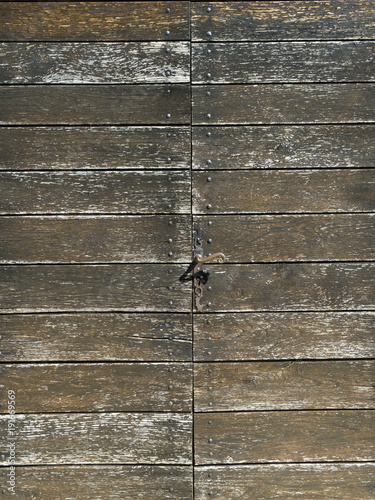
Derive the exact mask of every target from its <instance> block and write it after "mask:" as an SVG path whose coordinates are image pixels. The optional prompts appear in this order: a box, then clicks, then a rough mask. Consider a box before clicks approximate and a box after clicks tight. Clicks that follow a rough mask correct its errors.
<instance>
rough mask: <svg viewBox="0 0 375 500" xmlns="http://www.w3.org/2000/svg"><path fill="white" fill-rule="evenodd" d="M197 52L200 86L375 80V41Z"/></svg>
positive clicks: (210, 47)
mask: <svg viewBox="0 0 375 500" xmlns="http://www.w3.org/2000/svg"><path fill="white" fill-rule="evenodd" d="M270 8H272V6H271V7H270ZM192 48H193V53H192V64H193V67H192V70H193V73H192V74H193V82H194V83H208V82H210V83H280V82H285V83H291V82H295V83H302V82H318V83H321V82H365V81H374V80H375V74H374V66H375V64H374V63H375V44H374V42H372V41H371V42H370V41H363V42H360V43H358V42H343V41H340V42H270V43H254V42H247V43H246V42H245V43H241V42H240V43H215V44H206V43H205V44H202V43H200V44H193V46H192Z"/></svg>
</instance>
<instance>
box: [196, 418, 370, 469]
mask: <svg viewBox="0 0 375 500" xmlns="http://www.w3.org/2000/svg"><path fill="white" fill-rule="evenodd" d="M374 415H375V412H374V411H372V410H341V411H335V410H330V411H281V412H278V411H276V412H250V413H247V412H241V413H236V412H225V413H196V414H195V415H194V440H195V458H196V463H197V464H198V465H200V464H211V463H212V464H214V463H217V464H220V463H223V464H233V463H251V462H253V463H262V462H322V461H327V462H330V461H365V460H374V458H375V455H374V449H373V446H372V439H373V438H374V437H375V436H374ZM211 440H212V441H211Z"/></svg>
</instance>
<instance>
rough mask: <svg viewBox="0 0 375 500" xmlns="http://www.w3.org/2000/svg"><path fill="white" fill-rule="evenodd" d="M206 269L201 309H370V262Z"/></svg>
mask: <svg viewBox="0 0 375 500" xmlns="http://www.w3.org/2000/svg"><path fill="white" fill-rule="evenodd" d="M210 269H211V273H210V276H209V280H208V284H207V285H205V287H204V300H203V302H202V303H203V305H204V306H206V307H205V311H213V312H225V311H234V312H236V311H244V312H246V311H288V310H289V311H304V310H305V311H306V310H317V311H319V310H321V311H323V310H325V311H329V310H346V309H353V310H364V309H373V308H374V307H375V287H374V280H375V264H371V263H363V264H353V263H340V264H337V263H330V264H249V265H245V264H242V265H241V264H231V265H225V264H224V265H213V266H210ZM209 287H211V288H209ZM209 303H210V304H209Z"/></svg>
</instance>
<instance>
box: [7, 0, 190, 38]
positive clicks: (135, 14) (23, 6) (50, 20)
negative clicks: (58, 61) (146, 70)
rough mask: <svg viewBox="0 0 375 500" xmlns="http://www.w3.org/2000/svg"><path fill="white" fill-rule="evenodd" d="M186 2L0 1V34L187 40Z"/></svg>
mask: <svg viewBox="0 0 375 500" xmlns="http://www.w3.org/2000/svg"><path fill="white" fill-rule="evenodd" d="M188 3H189V2H185V1H172V2H168V6H169V9H170V10H168V9H167V4H166V2H152V1H148V2H142V1H141V2H133V1H130V2H2V3H1V4H0V18H1V19H3V20H4V22H3V25H2V28H1V31H0V40H2V41H10V40H13V41H17V40H19V41H28V40H33V41H37V40H41V41H43V40H50V41H63V40H73V41H74V40H77V41H84V40H87V41H95V40H104V41H106V40H107V41H111V40H115V41H120V40H181V39H182V40H187V39H188V38H189V11H188V9H189V6H188Z"/></svg>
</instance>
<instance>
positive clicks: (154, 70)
mask: <svg viewBox="0 0 375 500" xmlns="http://www.w3.org/2000/svg"><path fill="white" fill-rule="evenodd" d="M170 45H171V44H168V43H165V42H125V43H124V42H113V43H103V42H98V43H82V42H81V43H24V42H22V43H14V42H12V43H3V44H1V45H0V83H13V84H16V83H21V84H25V83H38V84H40V83H61V84H72V83H74V84H77V83H168V82H171V83H184V82H189V81H190V57H189V54H190V48H189V43H188V42H175V43H173V44H172V47H170ZM166 48H168V49H169V51H168V52H167V51H166ZM167 71H168V72H170V73H167Z"/></svg>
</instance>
